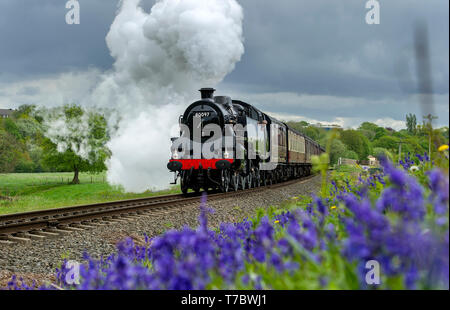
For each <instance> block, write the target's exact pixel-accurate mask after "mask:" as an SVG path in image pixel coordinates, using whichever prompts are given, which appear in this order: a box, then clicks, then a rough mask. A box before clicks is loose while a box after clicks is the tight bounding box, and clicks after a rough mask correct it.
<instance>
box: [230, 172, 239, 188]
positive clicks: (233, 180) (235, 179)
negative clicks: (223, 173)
mask: <svg viewBox="0 0 450 310" xmlns="http://www.w3.org/2000/svg"><path fill="white" fill-rule="evenodd" d="M239 179H240V178H239V174H237V173H236V172H235V173H233V175H232V176H231V186H232V187H233V189H234V191H235V192H236V191H237V190H238V189H239Z"/></svg>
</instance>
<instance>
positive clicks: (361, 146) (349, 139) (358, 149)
mask: <svg viewBox="0 0 450 310" xmlns="http://www.w3.org/2000/svg"><path fill="white" fill-rule="evenodd" d="M341 140H342V142H344V144H345V145H346V146H347V148H348V150H350V151H353V152H355V153H356V154H358V158H359V160H366V159H367V156H369V155H370V149H371V146H370V142H369V140H368V139H367V138H366V137H365V136H364V135H363V134H361V133H360V132H358V131H356V130H353V129H350V130H344V131H342V132H341Z"/></svg>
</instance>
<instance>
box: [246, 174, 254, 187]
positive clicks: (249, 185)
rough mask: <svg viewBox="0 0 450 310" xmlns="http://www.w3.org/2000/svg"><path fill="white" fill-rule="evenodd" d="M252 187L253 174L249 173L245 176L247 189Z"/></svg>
mask: <svg viewBox="0 0 450 310" xmlns="http://www.w3.org/2000/svg"><path fill="white" fill-rule="evenodd" d="M252 187H253V172H250V173H249V174H248V175H247V188H252Z"/></svg>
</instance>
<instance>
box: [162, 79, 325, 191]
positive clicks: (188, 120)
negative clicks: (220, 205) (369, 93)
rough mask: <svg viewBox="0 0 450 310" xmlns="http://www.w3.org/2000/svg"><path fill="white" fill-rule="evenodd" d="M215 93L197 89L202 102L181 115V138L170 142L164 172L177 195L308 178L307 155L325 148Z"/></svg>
mask: <svg viewBox="0 0 450 310" xmlns="http://www.w3.org/2000/svg"><path fill="white" fill-rule="evenodd" d="M214 91H215V89H213V88H202V89H201V90H200V92H201V100H199V101H196V102H194V103H192V104H191V105H190V106H189V107H188V108H187V109H186V111H185V112H184V114H183V115H181V116H180V119H179V125H180V136H179V137H174V138H172V147H171V152H172V158H171V159H170V161H169V163H168V164H167V168H168V169H169V170H170V171H172V172H174V173H175V182H174V183H176V181H177V179H178V178H180V180H181V190H182V192H183V193H187V192H188V190H189V189H192V190H194V191H195V192H199V191H200V190H201V189H203V190H206V191H207V190H210V189H219V190H220V191H222V192H228V191H229V190H234V191H237V190H239V189H246V188H252V187H258V186H264V185H267V184H273V183H277V182H282V181H286V180H288V179H293V178H300V177H302V176H307V175H309V174H310V173H311V156H313V155H319V154H320V153H322V152H324V149H323V148H322V147H321V146H320V145H319V144H318V143H317V142H315V141H313V140H312V139H310V138H309V137H307V136H305V135H304V134H302V133H300V132H298V131H296V130H295V129H293V128H291V127H289V126H287V125H286V124H285V123H283V122H280V121H278V120H277V119H275V118H273V117H271V116H269V115H267V114H265V113H263V112H261V111H260V110H258V109H257V108H255V107H254V106H252V105H250V104H248V103H246V102H243V101H239V100H232V99H231V98H230V97H227V96H214Z"/></svg>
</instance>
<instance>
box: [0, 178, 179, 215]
mask: <svg viewBox="0 0 450 310" xmlns="http://www.w3.org/2000/svg"><path fill="white" fill-rule="evenodd" d="M72 177H73V173H69V172H67V173H64V172H63V173H8V174H0V198H1V199H0V214H7V213H16V212H27V211H34V210H43V209H49V208H57V207H65V206H71V205H81V204H89V203H97V202H107V201H114V200H122V199H133V198H143V197H151V196H156V195H167V194H176V193H180V190H179V187H178V186H174V187H172V188H171V189H168V190H164V191H156V192H153V191H146V192H144V193H140V194H136V193H126V192H125V191H123V190H122V189H121V188H120V187H118V186H111V185H109V184H108V183H107V182H106V177H105V174H98V175H91V174H88V173H80V182H81V183H80V184H77V185H72V184H68V183H69V182H70V181H71V180H72Z"/></svg>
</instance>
